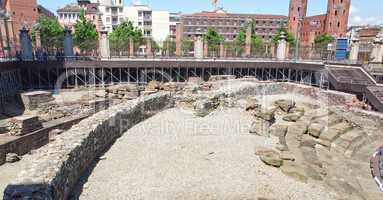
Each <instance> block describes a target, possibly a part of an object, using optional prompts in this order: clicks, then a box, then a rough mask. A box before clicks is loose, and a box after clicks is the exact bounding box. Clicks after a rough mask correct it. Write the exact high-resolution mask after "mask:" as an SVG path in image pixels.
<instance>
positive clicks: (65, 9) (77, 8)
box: [57, 3, 81, 13]
mask: <svg viewBox="0 0 383 200" xmlns="http://www.w3.org/2000/svg"><path fill="white" fill-rule="evenodd" d="M80 11H81V7H80V6H79V5H77V4H75V3H72V4H67V5H66V6H64V7H61V8H59V9H58V10H57V12H58V13H60V12H80Z"/></svg>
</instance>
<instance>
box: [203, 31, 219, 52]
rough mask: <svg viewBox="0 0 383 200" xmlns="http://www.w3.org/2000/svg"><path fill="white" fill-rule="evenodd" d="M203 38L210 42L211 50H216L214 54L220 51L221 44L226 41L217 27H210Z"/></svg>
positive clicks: (209, 47)
mask: <svg viewBox="0 0 383 200" xmlns="http://www.w3.org/2000/svg"><path fill="white" fill-rule="evenodd" d="M203 38H204V41H205V42H207V44H208V49H209V51H210V52H214V55H216V53H217V51H219V45H220V44H221V42H223V41H224V38H223V37H222V36H221V35H220V34H219V33H218V32H217V30H216V29H215V28H209V29H208V30H207V33H206V34H205V35H204V37H203Z"/></svg>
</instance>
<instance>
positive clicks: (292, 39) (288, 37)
mask: <svg viewBox="0 0 383 200" xmlns="http://www.w3.org/2000/svg"><path fill="white" fill-rule="evenodd" d="M282 32H284V33H285V35H286V41H287V42H288V43H289V44H290V46H293V45H295V37H294V35H293V34H292V33H290V32H289V31H288V30H287V29H286V27H285V26H281V27H280V28H278V29H277V34H276V35H275V36H274V37H273V43H274V44H278V41H279V39H280V37H281V33H282Z"/></svg>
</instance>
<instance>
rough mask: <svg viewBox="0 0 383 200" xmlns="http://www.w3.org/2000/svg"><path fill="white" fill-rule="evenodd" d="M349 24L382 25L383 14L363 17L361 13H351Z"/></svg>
mask: <svg viewBox="0 0 383 200" xmlns="http://www.w3.org/2000/svg"><path fill="white" fill-rule="evenodd" d="M349 24H350V25H381V24H383V16H380V17H363V16H360V15H351V16H350V23H349Z"/></svg>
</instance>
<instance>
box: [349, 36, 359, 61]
mask: <svg viewBox="0 0 383 200" xmlns="http://www.w3.org/2000/svg"><path fill="white" fill-rule="evenodd" d="M358 56H359V38H353V39H352V40H351V51H350V60H351V61H358Z"/></svg>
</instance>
